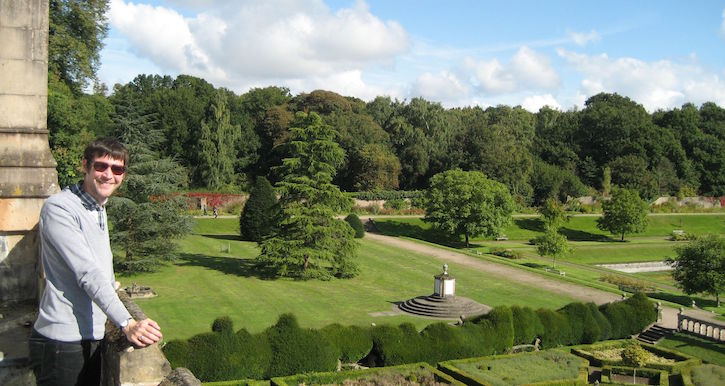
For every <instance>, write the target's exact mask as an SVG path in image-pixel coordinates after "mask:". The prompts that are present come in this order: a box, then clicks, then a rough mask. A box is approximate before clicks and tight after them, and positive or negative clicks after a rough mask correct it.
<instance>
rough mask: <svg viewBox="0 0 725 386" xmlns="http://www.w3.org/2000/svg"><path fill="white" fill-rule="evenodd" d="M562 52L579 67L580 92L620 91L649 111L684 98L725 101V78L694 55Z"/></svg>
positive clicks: (561, 53)
mask: <svg viewBox="0 0 725 386" xmlns="http://www.w3.org/2000/svg"><path fill="white" fill-rule="evenodd" d="M558 53H559V55H560V56H561V57H562V58H563V59H564V60H566V61H567V62H569V64H571V65H572V66H574V68H576V70H578V71H579V72H580V73H581V75H582V77H583V79H582V81H581V90H580V91H581V92H582V93H583V94H585V95H587V97H589V96H592V95H594V94H596V93H598V92H602V91H604V92H617V93H619V94H622V95H625V96H628V97H629V98H631V99H633V100H634V101H636V102H638V103H641V104H642V105H644V107H645V108H646V109H647V110H649V111H654V110H656V109H659V108H662V109H669V108H673V107H679V106H681V105H682V104H683V103H685V102H692V103H695V104H700V103H703V102H707V101H712V102H715V103H717V104H719V105H723V103H725V82H723V80H722V79H721V78H720V77H719V76H718V75H717V74H712V73H708V71H707V70H705V69H704V68H702V67H701V66H700V65H699V64H698V63H697V62H696V61H695V59H691V61H690V62H687V63H676V62H671V61H669V60H659V61H654V62H645V61H642V60H639V59H634V58H628V57H623V58H610V57H608V56H607V55H606V54H600V55H593V56H589V55H586V54H579V53H575V52H571V51H566V50H563V49H559V50H558Z"/></svg>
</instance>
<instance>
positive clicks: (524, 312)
mask: <svg viewBox="0 0 725 386" xmlns="http://www.w3.org/2000/svg"><path fill="white" fill-rule="evenodd" d="M511 314H512V317H513V325H514V342H513V344H514V345H517V344H533V343H534V341H535V340H536V338H537V337H539V336H540V335H541V334H543V331H544V326H543V325H542V324H541V321H540V320H539V317H538V316H537V315H536V313H535V312H534V310H532V309H531V308H529V307H519V306H513V307H511Z"/></svg>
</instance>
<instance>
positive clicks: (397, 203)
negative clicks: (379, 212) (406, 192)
mask: <svg viewBox="0 0 725 386" xmlns="http://www.w3.org/2000/svg"><path fill="white" fill-rule="evenodd" d="M383 208H385V209H393V210H403V209H408V208H410V203H408V201H406V200H405V199H403V198H394V199H392V200H387V201H385V203H384V204H383Z"/></svg>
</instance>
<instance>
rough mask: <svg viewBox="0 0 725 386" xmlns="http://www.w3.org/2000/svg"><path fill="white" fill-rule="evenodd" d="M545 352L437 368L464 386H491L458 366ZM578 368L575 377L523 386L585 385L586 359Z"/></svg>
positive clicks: (454, 362)
mask: <svg viewBox="0 0 725 386" xmlns="http://www.w3.org/2000/svg"><path fill="white" fill-rule="evenodd" d="M544 352H546V351H535V352H526V353H518V354H505V355H493V356H486V357H478V358H466V359H456V360H452V361H445V362H440V363H438V368H439V369H440V370H441V371H442V372H444V373H446V374H448V375H450V376H452V377H453V378H455V379H457V380H459V381H461V382H463V383H465V384H466V385H479V386H492V384H491V383H490V382H488V381H486V380H484V379H482V378H480V377H477V376H475V375H474V374H470V373H469V372H467V371H465V370H463V369H461V368H460V367H459V366H460V364H463V363H466V364H467V363H475V362H482V361H496V360H505V359H507V358H517V357H523V356H535V355H540V354H542V353H544ZM580 360H581V362H580V366H579V370H578V373H577V375H576V377H574V378H569V379H553V380H546V381H540V382H532V383H526V384H525V385H531V386H533V385H536V386H574V385H586V384H587V381H588V378H589V371H588V367H589V362H588V361H587V360H586V359H583V358H580Z"/></svg>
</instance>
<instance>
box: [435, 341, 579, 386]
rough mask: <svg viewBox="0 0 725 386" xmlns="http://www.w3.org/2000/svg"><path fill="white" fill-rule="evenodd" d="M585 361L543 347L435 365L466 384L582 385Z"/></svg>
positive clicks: (495, 385)
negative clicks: (536, 349)
mask: <svg viewBox="0 0 725 386" xmlns="http://www.w3.org/2000/svg"><path fill="white" fill-rule="evenodd" d="M588 364H589V363H588V362H587V361H586V360H585V359H583V358H579V357H577V356H575V355H571V354H569V353H566V352H561V351H556V350H547V351H538V352H529V353H520V354H511V355H498V356H488V357H480V358H469V359H460V360H453V361H447V362H441V363H440V364H439V365H438V367H439V368H440V369H441V370H442V371H443V372H445V373H448V374H450V375H451V376H452V377H454V378H456V379H458V380H460V381H461V382H463V383H465V384H467V385H486V386H489V385H490V386H498V385H501V386H506V385H530V384H537V385H577V384H586V382H587V377H588V371H587V366H588Z"/></svg>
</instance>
